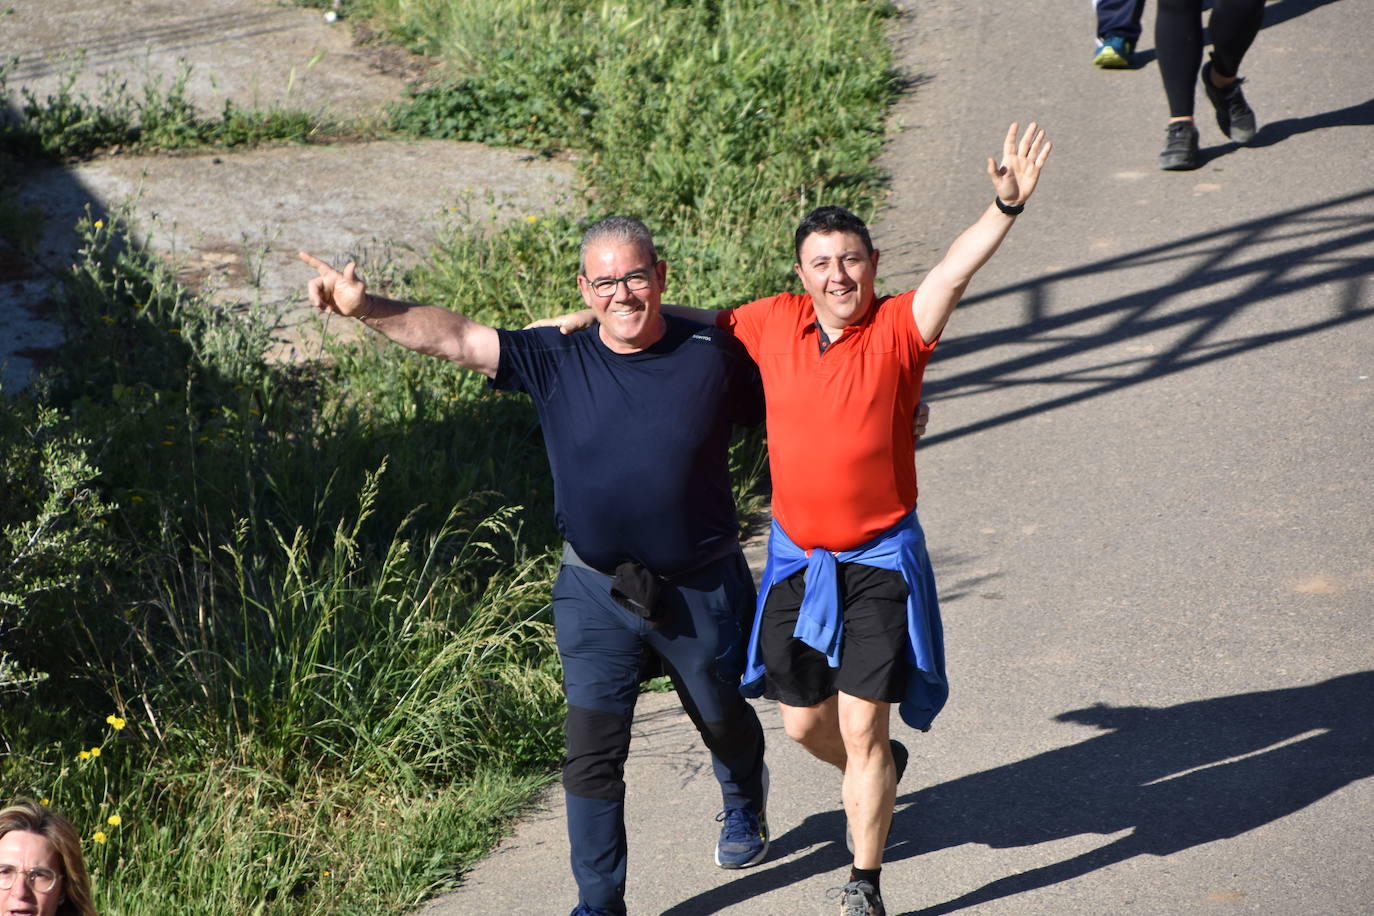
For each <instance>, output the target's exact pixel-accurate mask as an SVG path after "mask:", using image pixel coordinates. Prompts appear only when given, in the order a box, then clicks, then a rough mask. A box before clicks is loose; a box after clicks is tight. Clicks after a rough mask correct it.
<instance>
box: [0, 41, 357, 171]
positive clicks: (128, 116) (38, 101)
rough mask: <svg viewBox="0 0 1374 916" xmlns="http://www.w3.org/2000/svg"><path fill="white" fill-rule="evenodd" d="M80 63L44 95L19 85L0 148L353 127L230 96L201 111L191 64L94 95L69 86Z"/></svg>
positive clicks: (87, 146)
mask: <svg viewBox="0 0 1374 916" xmlns="http://www.w3.org/2000/svg"><path fill="white" fill-rule="evenodd" d="M83 66H84V62H83V60H82V59H81V58H77V59H76V60H75V61H74V62H73V63H72V65H71V66H70V67H69V68H68V70H67V71H66V73H64V75H63V77H62V80H61V82H60V83H59V84H58V87H57V91H56V92H54V93H52V94H50V95H47V96H44V97H43V98H39V97H38V95H37V94H35V93H34V92H32V91H31V90H30V89H28V88H27V87H21V88H20V90H19V98H20V100H21V104H20V105H19V108H18V111H17V112H15V114H14V116H13V117H11V118H9V119H8V120H5V121H0V150H6V151H8V152H9V153H11V154H12V155H15V156H19V157H22V158H25V159H47V160H58V161H63V160H71V159H87V158H90V157H92V156H95V155H98V154H100V153H103V152H107V151H110V150H119V151H124V152H140V153H147V152H156V151H163V150H182V149H196V148H200V147H216V148H225V149H232V148H236V147H249V146H258V145H261V144H264V143H273V142H291V143H307V142H312V141H313V142H318V141H322V140H329V139H334V138H337V137H339V136H341V135H344V134H345V133H355V132H356V131H357V128H346V127H345V126H344V125H341V124H336V123H333V122H330V121H327V120H323V119H321V118H319V117H318V116H315V115H311V114H308V113H306V112H304V111H299V110H293V109H290V108H287V107H284V106H281V105H273V106H271V107H269V108H266V109H261V110H258V109H245V108H241V107H239V106H238V105H235V104H234V103H233V102H232V101H231V100H228V99H226V100H225V102H224V107H223V109H222V110H221V111H220V113H219V114H218V115H213V116H212V115H206V114H202V113H201V112H198V111H197V110H196V109H195V107H194V106H193V105H192V104H191V102H190V100H189V99H188V98H187V97H186V85H187V81H188V80H189V79H190V76H191V69H190V66H189V65H184V66H183V68H182V70H181V72H180V73H179V74H178V75H177V77H176V78H175V79H173V80H172V81H171V82H170V84H169V85H167V86H165V87H164V86H163V84H162V81H161V80H160V79H152V80H149V81H148V82H146V83H145V84H144V85H143V88H142V91H141V93H135V92H133V91H131V90H130V89H129V87H128V84H127V83H124V82H116V81H114V80H112V79H107V80H105V81H104V82H102V84H101V87H100V90H99V91H98V92H97V93H96V96H95V97H94V98H92V97H91V96H89V95H88V94H86V93H79V92H76V91H75V89H74V87H75V85H76V79H77V77H78V76H79V75H80V73H81V69H82V67H83ZM7 69H8V67H5V68H0V95H4V93H5V90H6V83H7V79H6V70H7Z"/></svg>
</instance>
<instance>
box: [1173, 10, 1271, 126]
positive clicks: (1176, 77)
mask: <svg viewBox="0 0 1374 916" xmlns="http://www.w3.org/2000/svg"><path fill="white" fill-rule="evenodd" d="M1263 21H1264V0H1212V18H1211V19H1210V20H1208V23H1207V27H1208V28H1209V29H1210V30H1211V32H1212V66H1214V67H1215V68H1216V71H1217V73H1219V74H1221V75H1222V76H1235V75H1236V74H1238V73H1239V72H1240V61H1241V58H1243V57H1244V56H1245V52H1246V51H1248V50H1249V49H1250V43H1251V42H1253V41H1254V40H1255V36H1256V35H1258V34H1259V30H1260V24H1261V23H1262V22H1263ZM1155 53H1156V54H1157V55H1158V56H1159V75H1160V76H1161V77H1162V78H1163V79H1164V95H1165V97H1166V98H1167V99H1168V100H1169V117H1171V118H1187V117H1192V115H1193V93H1194V84H1195V81H1196V80H1197V72H1198V67H1200V66H1201V65H1202V0H1159V9H1158V11H1157V12H1156V13H1155Z"/></svg>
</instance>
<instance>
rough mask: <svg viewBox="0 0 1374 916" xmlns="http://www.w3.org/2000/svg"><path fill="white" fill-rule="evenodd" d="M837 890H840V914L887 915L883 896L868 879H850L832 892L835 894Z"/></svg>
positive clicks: (859, 915)
mask: <svg viewBox="0 0 1374 916" xmlns="http://www.w3.org/2000/svg"><path fill="white" fill-rule="evenodd" d="M836 891H839V898H840V916H887V909H886V908H885V907H884V906H883V898H882V896H881V895H880V894H879V893H878V892H877V890H875V889H874V887H873V885H871V884H869V883H868V882H867V881H850V882H849V883H848V884H846V885H845V886H844V887H840V888H835V889H834V890H832V891H831V892H830V893H831V894H832V895H834V894H835V892H836ZM832 899H833V896H832Z"/></svg>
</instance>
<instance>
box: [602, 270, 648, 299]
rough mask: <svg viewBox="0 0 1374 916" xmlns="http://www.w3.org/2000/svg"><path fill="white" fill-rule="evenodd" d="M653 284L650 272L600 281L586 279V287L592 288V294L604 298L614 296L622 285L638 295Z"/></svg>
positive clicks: (638, 271) (604, 278)
mask: <svg viewBox="0 0 1374 916" xmlns="http://www.w3.org/2000/svg"><path fill="white" fill-rule="evenodd" d="M653 282H654V278H653V275H652V272H651V271H648V270H636V271H635V272H634V273H628V274H626V275H625V276H623V277H602V278H601V279H600V280H592V279H590V278H588V280H587V285H588V286H590V287H591V288H592V292H594V293H596V294H597V295H598V296H601V297H602V298H605V297H606V296H614V295H615V289H616V287H617V286H619V285H620V284H622V283H624V284H625V288H626V289H628V290H629V291H630V292H632V293H639V292H643V291H644V290H646V289H648V288H649V285H650V284H651V283H653Z"/></svg>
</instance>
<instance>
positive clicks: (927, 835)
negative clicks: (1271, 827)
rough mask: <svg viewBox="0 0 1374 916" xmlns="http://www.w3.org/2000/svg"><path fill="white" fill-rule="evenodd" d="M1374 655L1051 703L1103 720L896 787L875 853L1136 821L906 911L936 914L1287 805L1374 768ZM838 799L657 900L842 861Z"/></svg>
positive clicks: (680, 915) (1156, 850)
mask: <svg viewBox="0 0 1374 916" xmlns="http://www.w3.org/2000/svg"><path fill="white" fill-rule="evenodd" d="M1371 708H1374V671H1363V672H1358V673H1354V674H1347V675H1343V676H1341V677H1336V678H1332V679H1331V680H1327V681H1323V682H1321V683H1318V684H1313V685H1309V686H1303V687H1289V688H1281V689H1276V690H1267V691H1259V692H1255V693H1246V694H1239V695H1236V696H1229V697H1216V698H1211V699H1205V700H1196V701H1193V702H1188V703H1180V704H1177V705H1174V706H1166V707H1160V708H1154V707H1144V706H1125V707H1113V706H1107V705H1101V704H1099V705H1095V706H1090V707H1087V708H1085V709H1076V710H1071V711H1068V712H1065V713H1062V714H1060V715H1059V716H1056V720H1057V721H1060V722H1075V723H1079V724H1082V725H1085V726H1089V727H1092V728H1095V729H1099V730H1100V731H1101V734H1097V735H1094V736H1093V737H1090V738H1087V739H1086V740H1083V741H1079V742H1077V743H1075V744H1071V745H1068V746H1066V747H1062V748H1058V749H1055V750H1053V751H1047V752H1045V753H1043V754H1037V755H1035V756H1034V757H1030V758H1028V759H1026V760H1021V761H1018V762H1016V763H1011V764H1007V765H1006V766H1001V767H996V768H994V769H991V770H985V771H983V772H981V773H974V774H971V775H969V776H966V777H963V778H960V779H955V780H952V781H950V782H946V783H943V784H941V785H937V786H931V787H930V788H927V789H921V790H918V791H916V792H910V793H907V794H905V795H902V796H900V797H899V798H898V800H897V801H898V812H897V815H896V817H895V818H894V819H893V824H892V833H891V836H890V838H889V841H888V848H887V852H886V854H885V859H886V861H887V862H888V863H894V862H900V861H902V860H904V859H911V858H915V857H917V856H921V855H925V854H927V853H932V852H936V851H938V850H941V849H948V848H953V847H955V846H960V845H963V844H966V843H975V844H980V845H983V846H988V847H991V848H994V849H1007V848H1012V847H1030V846H1036V845H1039V844H1041V843H1046V842H1050V841H1054V840H1061V839H1065V838H1068V837H1075V836H1081V835H1085V834H1099V835H1110V834H1115V833H1120V832H1121V831H1123V830H1129V831H1130V833H1128V834H1127V835H1125V836H1123V837H1120V838H1119V839H1116V840H1113V841H1111V842H1109V843H1107V844H1106V845H1104V846H1102V847H1100V848H1098V849H1094V850H1092V851H1090V852H1087V853H1083V854H1081V855H1077V856H1074V857H1072V858H1069V859H1066V860H1064V861H1062V862H1056V863H1054V864H1053V865H1048V866H1042V867H1038V868H1032V869H1028V870H1026V871H1024V872H1020V873H1017V874H1014V875H1008V876H1006V877H1004V878H1000V879H998V880H996V881H993V882H991V883H989V884H986V885H984V886H983V887H980V888H977V889H976V890H973V891H969V892H968V893H965V894H962V895H960V896H958V897H955V898H953V899H951V900H947V901H945V902H944V903H940V904H936V905H935V906H931V907H927V908H925V909H921V910H916V911H912V912H910V913H908V914H906V916H939V914H945V913H953V912H957V911H959V910H962V909H965V908H968V907H971V906H976V905H979V904H983V903H988V902H991V901H994V900H999V899H1003V898H1006V897H1011V896H1014V895H1016V894H1021V893H1025V892H1027V891H1032V890H1037V889H1039V888H1043V887H1048V886H1050V885H1054V884H1058V883H1061V882H1064V881H1070V880H1073V879H1074V878H1079V877H1082V876H1083V875H1087V874H1089V873H1091V872H1093V871H1096V870H1098V869H1100V868H1104V867H1107V866H1110V865H1113V864H1116V863H1118V862H1123V861H1125V860H1127V859H1131V858H1134V857H1136V856H1140V855H1153V856H1168V855H1172V854H1174V853H1177V852H1181V851H1183V850H1185V849H1191V848H1192V847H1194V846H1199V845H1202V844H1204V843H1211V842H1214V841H1217V840H1223V839H1228V838H1231V837H1235V836H1238V835H1240V834H1242V833H1246V832H1247V831H1251V830H1254V829H1256V828H1257V827H1261V826H1263V825H1265V824H1268V823H1272V822H1274V821H1277V820H1279V819H1281V818H1284V817H1287V816H1288V815H1290V814H1293V813H1294V812H1297V811H1300V810H1302V809H1303V808H1306V807H1307V806H1308V805H1311V804H1313V803H1314V802H1317V801H1319V800H1321V799H1323V798H1325V797H1326V796H1328V795H1330V794H1332V793H1333V792H1336V791H1338V790H1340V789H1341V788H1343V787H1345V786H1347V785H1350V784H1351V783H1353V782H1356V781H1358V780H1361V779H1365V778H1367V777H1369V776H1371V775H1374V716H1371V715H1370V711H1371ZM841 818H842V815H841V812H839V811H838V810H834V811H824V812H820V813H818V814H814V815H812V816H811V817H808V818H807V819H806V820H805V821H803V822H802V823H801V824H799V825H797V826H796V827H794V828H793V829H791V830H789V831H788V832H787V833H786V834H784V835H783V836H781V837H779V838H778V839H777V840H776V841H775V844H774V846H775V848H776V849H777V850H778V852H779V853H781V854H783V855H786V854H789V853H792V852H796V851H798V850H801V849H805V848H807V847H808V846H813V845H814V847H815V848H814V849H812V850H811V851H810V852H808V853H807V854H805V855H804V856H802V857H800V858H797V859H795V860H791V861H787V862H783V863H779V864H778V865H777V866H775V867H772V868H765V869H763V870H761V871H756V872H751V873H750V874H748V875H746V876H744V877H742V878H740V879H738V880H735V881H732V882H730V883H729V884H726V885H723V886H721V887H717V888H713V889H712V890H710V891H707V892H705V893H702V894H699V895H697V896H696V897H693V898H692V899H690V900H686V901H683V902H682V903H680V904H678V905H676V906H674V907H671V908H669V909H667V910H665V911H664V912H665V914H673V916H699V914H706V913H715V912H718V911H720V910H722V909H724V908H726V907H729V906H732V905H737V904H739V903H742V902H744V901H746V900H749V899H752V898H754V897H756V896H758V895H759V894H762V893H766V892H768V891H771V890H775V889H777V888H779V887H783V886H786V885H788V884H791V883H794V882H796V881H801V880H805V879H807V878H810V877H812V876H814V875H817V874H821V873H824V872H828V871H832V870H836V869H839V868H842V867H843V866H844V865H846V864H847V863H848V862H849V856H848V854H847V853H846V851H845V849H844V847H843V845H842V844H841V843H839V842H838V840H837V838H838V836H839V835H840V833H841V831H842V830H843V821H842V819H841Z"/></svg>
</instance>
